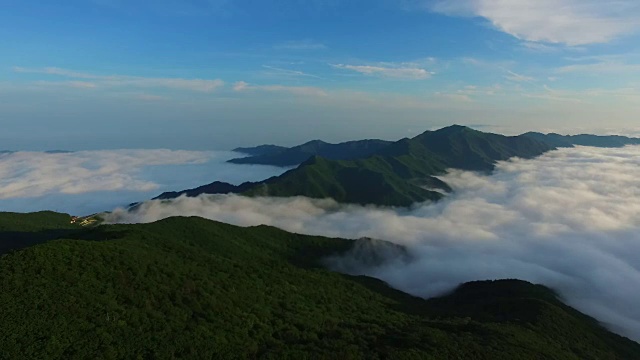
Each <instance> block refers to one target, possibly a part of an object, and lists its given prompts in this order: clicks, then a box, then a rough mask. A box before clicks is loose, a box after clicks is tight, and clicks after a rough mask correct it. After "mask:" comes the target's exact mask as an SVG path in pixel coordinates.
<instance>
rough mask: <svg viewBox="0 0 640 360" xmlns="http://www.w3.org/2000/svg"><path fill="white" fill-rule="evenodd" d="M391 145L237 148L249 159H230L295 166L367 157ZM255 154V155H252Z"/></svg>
mask: <svg viewBox="0 0 640 360" xmlns="http://www.w3.org/2000/svg"><path fill="white" fill-rule="evenodd" d="M389 144H391V142H389V141H383V140H360V141H348V142H344V143H340V144H329V143H326V142H324V141H320V140H313V141H309V142H307V143H305V144H302V145H298V146H294V147H292V148H279V149H278V147H273V145H262V146H258V147H255V148H238V149H236V151H239V152H243V153H248V154H250V155H253V156H250V157H245V158H239V159H232V160H229V162H230V163H234V164H259V165H275V166H296V165H299V164H300V163H302V162H304V161H306V160H307V159H309V158H310V157H312V156H321V157H323V158H326V159H329V160H353V159H361V158H366V157H369V156H371V155H373V154H375V153H377V152H378V151H380V150H382V149H383V148H385V147H386V146H387V145H389ZM254 154H255V155H254Z"/></svg>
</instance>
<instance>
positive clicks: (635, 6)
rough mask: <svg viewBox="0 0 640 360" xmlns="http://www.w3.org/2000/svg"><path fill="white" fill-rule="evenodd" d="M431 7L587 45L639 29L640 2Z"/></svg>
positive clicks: (441, 2)
mask: <svg viewBox="0 0 640 360" xmlns="http://www.w3.org/2000/svg"><path fill="white" fill-rule="evenodd" d="M430 8H431V10H433V11H435V12H440V13H443V14H447V15H457V16H478V17H483V18H486V19H487V20H489V21H490V22H491V23H492V24H493V26H494V27H496V28H497V29H498V30H501V31H503V32H505V33H507V34H510V35H513V36H515V37H517V38H520V39H523V40H526V41H535V42H537V41H540V42H549V43H561V44H567V45H571V46H574V45H586V44H593V43H605V42H609V41H610V40H612V39H615V38H617V37H619V36H622V35H626V34H630V33H633V32H636V31H638V30H639V29H640V4H639V3H638V2H637V1H635V0H620V1H615V2H613V3H611V2H608V1H600V0H436V1H432V2H431V4H430Z"/></svg>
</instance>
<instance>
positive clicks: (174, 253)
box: [0, 213, 640, 360]
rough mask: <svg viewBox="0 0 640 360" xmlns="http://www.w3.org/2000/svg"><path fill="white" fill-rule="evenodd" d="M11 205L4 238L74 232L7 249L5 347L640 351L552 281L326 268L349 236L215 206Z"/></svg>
mask: <svg viewBox="0 0 640 360" xmlns="http://www.w3.org/2000/svg"><path fill="white" fill-rule="evenodd" d="M0 219H1V220H0V223H1V224H3V225H5V224H10V225H9V226H8V227H5V228H3V229H9V230H2V231H0V237H1V238H2V239H5V238H6V236H13V235H14V234H15V233H16V232H22V233H23V234H24V235H25V236H26V235H28V234H30V233H33V232H35V233H36V234H37V233H38V232H41V231H46V228H47V227H52V228H53V229H66V230H69V231H70V232H69V233H67V234H65V235H64V236H63V237H64V238H66V240H63V239H58V240H53V241H49V242H47V243H44V244H40V245H37V246H33V247H30V248H27V249H23V250H19V251H14V252H11V253H9V254H5V255H3V256H1V257H0V289H1V291H0V304H2V311H1V312H0V349H1V351H0V358H2V359H23V358H27V359H65V360H66V359H87V358H90V359H99V358H105V359H118V358H120V359H174V358H188V359H194V358H197V359H243V358H261V359H305V358H318V359H382V358H385V359H386V358H389V359H576V360H577V359H634V358H635V359H637V358H640V345H639V344H637V343H634V342H632V341H630V340H628V339H625V338H622V337H620V336H617V335H614V334H612V333H610V332H608V331H606V330H605V329H603V328H602V327H600V326H599V325H598V324H597V323H596V322H595V321H594V320H593V319H591V318H589V317H586V316H585V315H583V314H580V313H578V312H577V311H575V310H573V309H571V308H569V307H567V306H566V305H564V304H562V303H561V302H560V301H558V299H557V297H556V296H555V295H554V294H553V292H551V291H550V290H548V289H546V288H544V287H542V286H535V285H531V284H528V283H525V282H520V281H516V280H509V281H498V282H477V283H470V284H466V285H464V286H462V287H461V288H460V289H458V290H457V291H456V292H455V293H453V294H450V295H448V296H445V297H442V298H439V299H434V300H423V299H419V298H415V297H412V296H409V295H407V294H405V293H402V292H400V291H396V290H393V289H391V288H389V287H387V286H386V285H385V284H384V283H382V282H381V281H378V280H375V279H372V278H368V277H354V276H347V275H342V274H338V273H334V272H331V271H328V270H326V269H324V268H323V267H322V266H320V264H321V263H322V261H321V260H322V259H323V258H325V257H326V256H329V255H331V254H336V253H344V252H346V251H347V250H348V249H350V248H351V246H352V244H353V242H351V241H348V240H342V239H329V238H323V237H311V236H302V235H296V234H291V233H287V232H284V231H282V230H278V229H275V228H271V227H267V226H259V227H252V228H240V227H235V226H231V225H226V224H221V223H217V222H213V221H207V220H204V219H199V218H171V219H167V220H163V221H160V222H157V223H153V224H145V225H118V226H99V227H97V228H91V229H87V228H76V229H69V226H68V223H69V217H68V216H66V215H59V214H53V213H41V214H33V215H16V214H0ZM7 234H9V235H7ZM424 286H429V284H424Z"/></svg>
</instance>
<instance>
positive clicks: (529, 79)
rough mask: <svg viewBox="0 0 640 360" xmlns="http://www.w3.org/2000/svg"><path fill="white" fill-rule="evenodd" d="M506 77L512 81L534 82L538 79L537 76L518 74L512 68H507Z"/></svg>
mask: <svg viewBox="0 0 640 360" xmlns="http://www.w3.org/2000/svg"><path fill="white" fill-rule="evenodd" d="M505 79H507V80H510V81H515V82H533V81H535V80H536V79H535V78H533V77H531V76H526V75H522V74H518V73H516V72H513V71H511V70H507V75H506V76H505Z"/></svg>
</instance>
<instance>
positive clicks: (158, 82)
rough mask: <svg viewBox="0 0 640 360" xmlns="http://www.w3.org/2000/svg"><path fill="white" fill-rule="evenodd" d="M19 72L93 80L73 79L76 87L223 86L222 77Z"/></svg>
mask: <svg viewBox="0 0 640 360" xmlns="http://www.w3.org/2000/svg"><path fill="white" fill-rule="evenodd" d="M13 71H14V72H17V73H29V74H42V75H51V76H60V77H65V78H71V79H83V80H91V82H79V81H71V82H67V83H69V84H75V85H77V86H76V87H83V85H84V87H138V88H168V89H176V90H188V91H196V92H212V91H215V90H217V89H219V88H221V87H222V86H224V82H223V81H222V80H220V79H185V78H155V77H143V76H129V75H98V74H92V73H87V72H79V71H74V70H68V69H61V68H57V67H45V68H24V67H19V66H16V67H14V68H13Z"/></svg>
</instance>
